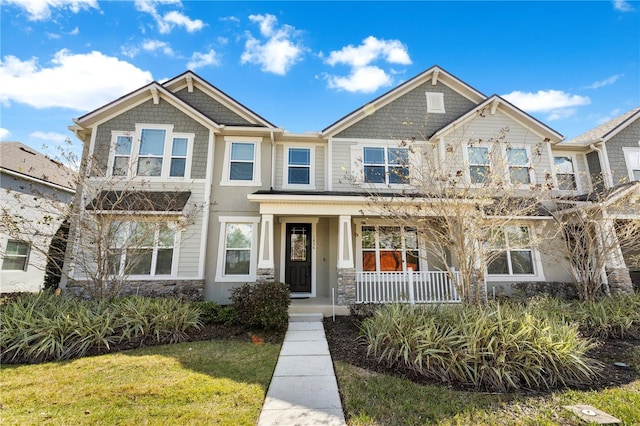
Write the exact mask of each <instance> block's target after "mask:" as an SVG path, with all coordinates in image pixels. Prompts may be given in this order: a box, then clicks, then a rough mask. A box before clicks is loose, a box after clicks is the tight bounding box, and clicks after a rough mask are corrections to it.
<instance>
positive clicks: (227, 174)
mask: <svg viewBox="0 0 640 426" xmlns="http://www.w3.org/2000/svg"><path fill="white" fill-rule="evenodd" d="M224 142H225V145H224V162H223V164H222V178H221V180H220V186H262V167H261V166H262V160H261V158H262V156H261V146H262V138H261V137H255V136H251V137H249V136H247V137H244V136H225V137H224ZM233 143H250V144H253V146H254V148H253V179H252V180H232V179H231V147H232V145H233Z"/></svg>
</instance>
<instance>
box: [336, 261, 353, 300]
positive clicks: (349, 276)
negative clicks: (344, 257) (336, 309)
mask: <svg viewBox="0 0 640 426" xmlns="http://www.w3.org/2000/svg"><path fill="white" fill-rule="evenodd" d="M336 299H337V303H338V305H341V306H348V305H351V304H353V303H355V302H356V270H355V269H354V268H340V269H338V288H337V291H336Z"/></svg>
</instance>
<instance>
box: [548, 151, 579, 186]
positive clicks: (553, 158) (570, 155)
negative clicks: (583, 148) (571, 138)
mask: <svg viewBox="0 0 640 426" xmlns="http://www.w3.org/2000/svg"><path fill="white" fill-rule="evenodd" d="M551 154H552V155H551V161H552V164H551V167H552V169H553V185H554V187H555V188H556V189H557V190H558V191H563V192H576V191H580V190H581V188H580V182H579V179H578V157H577V155H576V154H574V153H569V152H552V153H551ZM556 157H568V158H570V159H571V163H572V164H573V180H574V182H575V183H576V187H575V189H561V188H560V179H558V174H563V175H564V174H567V173H558V168H557V167H556Z"/></svg>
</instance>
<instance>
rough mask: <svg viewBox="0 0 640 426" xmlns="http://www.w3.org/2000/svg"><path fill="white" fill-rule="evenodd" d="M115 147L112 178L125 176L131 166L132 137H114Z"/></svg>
mask: <svg viewBox="0 0 640 426" xmlns="http://www.w3.org/2000/svg"><path fill="white" fill-rule="evenodd" d="M115 138H116V144H115V145H116V146H115V152H114V158H113V169H112V171H111V174H112V175H113V176H127V175H129V169H130V164H131V149H132V147H133V137H132V136H129V135H115Z"/></svg>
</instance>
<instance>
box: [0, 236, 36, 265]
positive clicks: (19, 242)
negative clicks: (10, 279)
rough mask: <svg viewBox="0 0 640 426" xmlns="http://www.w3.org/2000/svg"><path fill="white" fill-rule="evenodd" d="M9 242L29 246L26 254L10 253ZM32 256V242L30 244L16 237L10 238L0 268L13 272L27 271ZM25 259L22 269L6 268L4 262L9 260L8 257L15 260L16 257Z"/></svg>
mask: <svg viewBox="0 0 640 426" xmlns="http://www.w3.org/2000/svg"><path fill="white" fill-rule="evenodd" d="M9 243H17V244H22V245H25V246H26V247H27V254H26V255H9V254H8V250H9ZM30 257H31V244H29V243H28V242H26V241H20V240H15V239H8V240H7V243H6V245H5V250H4V256H3V257H2V267H1V268H0V270H2V271H3V272H4V271H7V272H9V271H11V272H26V271H27V269H29V258H30ZM18 258H21V259H24V266H23V267H22V269H13V268H6V269H5V267H4V263H5V262H6V261H7V259H10V260H15V259H18Z"/></svg>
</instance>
